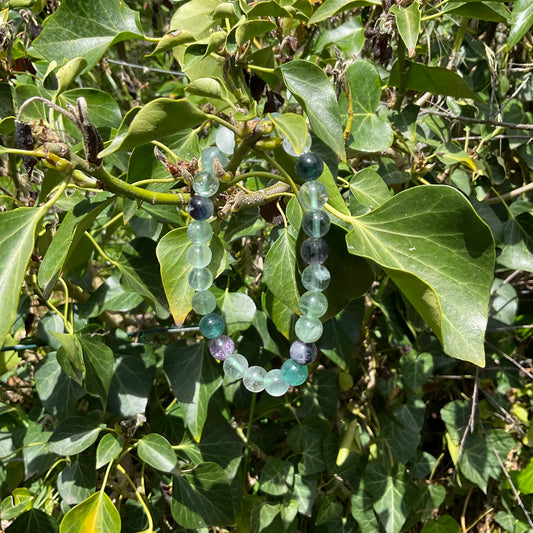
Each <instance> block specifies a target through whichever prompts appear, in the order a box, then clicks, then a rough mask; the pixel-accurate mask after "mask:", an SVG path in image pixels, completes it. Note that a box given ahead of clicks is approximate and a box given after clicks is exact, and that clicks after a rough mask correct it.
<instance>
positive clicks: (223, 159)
mask: <svg viewBox="0 0 533 533" xmlns="http://www.w3.org/2000/svg"><path fill="white" fill-rule="evenodd" d="M215 157H216V158H217V159H218V160H219V161H220V164H221V165H222V167H225V166H226V165H227V164H228V158H227V156H226V154H224V153H223V152H221V151H220V150H219V149H218V148H216V147H215V146H211V147H210V148H206V149H205V150H204V151H203V152H202V155H201V156H200V161H201V163H202V167H203V168H204V170H206V171H207V172H213V161H214V159H215Z"/></svg>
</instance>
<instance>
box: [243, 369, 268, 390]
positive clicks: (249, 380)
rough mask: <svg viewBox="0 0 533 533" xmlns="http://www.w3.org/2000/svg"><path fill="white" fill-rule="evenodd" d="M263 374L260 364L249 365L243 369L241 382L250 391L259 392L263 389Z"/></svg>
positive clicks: (264, 371)
mask: <svg viewBox="0 0 533 533" xmlns="http://www.w3.org/2000/svg"><path fill="white" fill-rule="evenodd" d="M265 376H266V370H265V369H264V368H263V367H262V366H251V367H249V368H247V369H246V370H245V371H244V374H243V376H242V383H243V385H244V386H245V387H246V388H247V389H248V390H249V391H250V392H261V391H262V390H264V389H265Z"/></svg>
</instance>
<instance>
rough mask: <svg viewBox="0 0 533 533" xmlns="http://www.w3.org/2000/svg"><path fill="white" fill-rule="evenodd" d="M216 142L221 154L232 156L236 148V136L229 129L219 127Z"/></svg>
mask: <svg viewBox="0 0 533 533" xmlns="http://www.w3.org/2000/svg"><path fill="white" fill-rule="evenodd" d="M215 142H216V143H217V148H218V149H219V150H220V151H221V152H224V153H225V154H232V153H233V149H234V148H235V134H234V133H233V132H232V131H231V130H230V129H229V128H225V127H224V126H219V127H218V128H217V133H216V136H215Z"/></svg>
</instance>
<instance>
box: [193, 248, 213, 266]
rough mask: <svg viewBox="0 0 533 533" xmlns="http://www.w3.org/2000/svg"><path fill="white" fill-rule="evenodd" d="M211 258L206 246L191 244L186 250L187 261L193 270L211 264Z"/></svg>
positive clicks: (211, 255) (211, 254) (211, 253)
mask: <svg viewBox="0 0 533 533" xmlns="http://www.w3.org/2000/svg"><path fill="white" fill-rule="evenodd" d="M212 257H213V252H211V248H209V246H207V245H206V244H193V245H192V246H190V247H189V249H188V250H187V261H188V262H189V265H191V266H192V267H194V268H204V267H206V266H207V265H208V264H209V263H210V262H211V258H212Z"/></svg>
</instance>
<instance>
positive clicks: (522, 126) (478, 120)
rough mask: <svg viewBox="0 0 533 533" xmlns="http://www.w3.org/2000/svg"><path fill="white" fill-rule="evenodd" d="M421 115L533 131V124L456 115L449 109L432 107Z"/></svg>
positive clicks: (424, 110) (421, 112)
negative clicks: (432, 108)
mask: <svg viewBox="0 0 533 533" xmlns="http://www.w3.org/2000/svg"><path fill="white" fill-rule="evenodd" d="M420 114H421V115H436V116H438V117H444V118H449V119H450V120H460V121H462V122H470V123H471V124H487V125H489V126H495V127H501V128H509V129H513V130H527V131H533V124H515V123H514V122H498V121H497V120H490V119H483V118H472V117H465V116H463V115H454V114H453V113H449V112H447V111H433V110H431V109H423V110H422V111H420Z"/></svg>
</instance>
